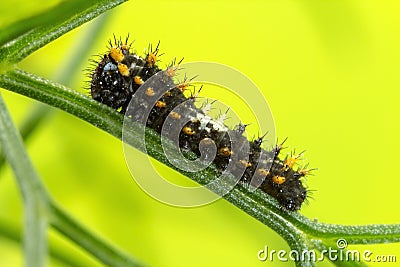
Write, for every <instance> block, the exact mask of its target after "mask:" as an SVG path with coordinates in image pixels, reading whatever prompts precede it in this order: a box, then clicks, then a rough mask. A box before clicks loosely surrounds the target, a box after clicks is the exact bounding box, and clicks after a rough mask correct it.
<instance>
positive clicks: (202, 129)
mask: <svg viewBox="0 0 400 267" xmlns="http://www.w3.org/2000/svg"><path fill="white" fill-rule="evenodd" d="M128 38H129V36H128V37H127V38H126V40H125V42H123V41H122V40H121V39H119V40H117V39H116V38H115V36H114V43H112V42H111V40H110V41H109V47H108V52H107V53H106V54H104V55H103V56H102V57H101V60H100V61H94V60H93V63H94V66H95V69H94V71H93V70H92V72H91V74H90V78H91V82H90V93H91V96H92V98H93V99H94V100H96V101H99V102H101V103H103V104H106V105H108V106H110V107H112V108H114V109H116V110H119V111H120V112H121V113H125V112H126V110H127V108H128V104H129V102H130V100H131V98H132V95H133V94H134V93H135V92H136V91H137V89H138V88H139V87H140V86H141V85H142V84H143V83H144V81H146V80H147V79H149V78H150V77H151V76H153V75H155V74H156V73H158V72H159V71H161V69H160V68H159V67H158V66H157V64H156V63H157V56H158V53H159V48H158V47H159V45H158V44H157V46H156V47H155V48H154V49H152V47H151V46H150V47H149V49H148V51H147V54H146V55H145V57H140V56H138V55H136V54H135V53H131V52H130V46H131V44H128ZM179 63H180V62H177V63H176V62H175V61H174V62H172V63H171V64H170V66H169V67H168V68H167V69H166V73H167V74H168V75H167V76H170V77H169V78H170V79H172V77H173V76H174V75H175V71H176V70H177V69H178V66H179ZM189 82H190V80H187V79H186V78H185V79H184V81H182V82H180V83H174V84H176V86H175V88H173V89H171V90H169V91H168V92H166V93H165V94H164V95H163V96H162V97H161V98H159V99H158V101H157V102H156V104H155V105H154V107H153V108H152V110H151V113H150V116H149V118H148V120H147V127H150V128H152V129H154V130H156V131H157V132H159V133H161V129H162V125H163V124H164V121H165V120H166V118H167V116H170V117H172V118H173V119H176V120H180V119H183V116H190V118H191V120H190V121H189V122H188V123H186V124H185V126H184V127H183V128H182V129H181V130H180V134H179V146H180V148H181V149H186V150H190V151H192V152H194V153H196V154H197V155H199V156H200V151H199V143H200V141H201V140H207V138H210V139H212V140H213V141H214V142H215V144H216V146H217V153H216V157H215V158H214V160H213V163H214V164H215V166H216V167H217V169H218V170H220V171H221V172H222V171H223V170H225V168H226V166H227V165H228V163H229V161H230V160H231V154H232V151H231V145H232V143H231V141H230V139H229V136H228V134H227V131H225V130H221V124H220V122H217V121H213V120H210V121H207V123H206V125H205V124H204V122H202V118H204V116H205V113H204V109H201V108H198V107H196V106H195V105H194V104H193V103H194V101H188V97H187V96H185V94H183V92H184V91H185V90H186V89H187V88H188V86H189ZM153 90H154V89H153V88H148V89H147V90H146V93H145V94H146V95H147V97H149V98H151V97H153V96H154V95H155V93H154V91H153ZM189 98H193V99H194V96H193V95H192V96H190V97H189ZM143 101H145V100H143ZM183 102H189V103H192V104H189V106H190V107H189V109H188V110H189V111H190V112H188V113H189V114H179V113H177V112H173V111H172V110H173V109H174V108H175V107H176V106H177V105H179V104H181V103H183ZM171 111H172V112H171ZM131 115H134V114H131ZM223 127H224V128H226V126H224V125H223ZM245 128H246V125H243V124H239V125H238V126H237V127H235V129H234V130H232V132H233V133H234V134H235V136H236V138H238V140H242V141H244V139H245V138H246V137H244V136H243V133H244V131H245ZM245 141H246V142H247V138H246V139H245ZM239 142H241V141H239ZM262 142H263V138H262V137H259V138H257V139H255V140H253V141H250V142H249V143H250V148H249V151H250V153H249V155H246V156H247V157H243V158H247V159H248V160H243V159H241V155H235V156H236V157H235V159H236V161H237V162H236V163H235V164H236V165H237V166H238V168H239V167H241V168H242V169H243V168H245V171H244V173H243V175H242V176H241V178H240V181H241V182H242V183H243V184H246V185H248V184H250V181H251V179H252V177H253V175H256V176H258V177H261V179H262V180H261V181H262V182H261V181H260V183H261V185H260V186H259V189H261V190H262V191H264V192H266V193H267V194H269V195H271V196H272V197H274V198H275V199H276V200H277V201H278V202H279V204H280V205H281V207H283V208H284V209H286V210H289V211H296V210H299V209H300V207H301V205H302V203H303V202H304V201H305V200H306V198H307V194H308V193H309V192H308V190H307V189H306V188H305V187H304V186H303V183H302V179H301V178H302V177H305V176H306V175H308V174H309V173H310V171H311V170H310V169H307V166H305V167H304V168H301V167H298V168H297V169H296V170H294V166H295V165H296V162H297V161H298V159H299V158H300V156H301V154H302V153H300V154H297V155H291V156H286V157H285V158H284V159H283V160H281V159H280V158H279V154H280V152H281V150H282V145H283V142H282V143H281V144H279V145H277V146H275V148H273V149H272V150H270V151H267V150H265V149H263V148H262V147H261V145H262ZM203 143H207V142H203ZM260 155H263V156H262V157H260ZM263 162H264V164H262V163H263ZM267 166H268V167H267Z"/></svg>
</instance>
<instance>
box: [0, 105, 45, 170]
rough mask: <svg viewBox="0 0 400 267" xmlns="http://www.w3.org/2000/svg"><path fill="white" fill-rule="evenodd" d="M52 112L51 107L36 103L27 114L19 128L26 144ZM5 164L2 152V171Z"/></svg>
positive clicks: (0, 159) (0, 163) (0, 155)
mask: <svg viewBox="0 0 400 267" xmlns="http://www.w3.org/2000/svg"><path fill="white" fill-rule="evenodd" d="M52 111H53V110H52V109H51V108H50V107H49V106H47V105H43V104H41V103H39V104H38V103H36V104H34V105H33V107H32V108H31V109H30V110H29V112H27V116H26V117H25V119H24V120H23V122H22V123H21V126H20V127H19V133H20V135H21V137H22V139H23V140H24V142H26V141H27V140H28V139H29V137H30V136H31V135H32V134H33V133H34V132H35V130H36V129H37V128H38V127H39V126H40V124H41V123H42V122H43V121H45V120H46V119H48V117H49V115H50V114H51V113H52ZM0 150H1V149H0ZM4 163H5V159H4V156H3V155H2V152H1V151H0V170H1V168H2V167H3V165H4Z"/></svg>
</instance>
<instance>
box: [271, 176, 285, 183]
mask: <svg viewBox="0 0 400 267" xmlns="http://www.w3.org/2000/svg"><path fill="white" fill-rule="evenodd" d="M285 181H286V178H285V177H283V176H278V175H275V176H273V177H272V182H274V183H276V184H283V183H284V182H285Z"/></svg>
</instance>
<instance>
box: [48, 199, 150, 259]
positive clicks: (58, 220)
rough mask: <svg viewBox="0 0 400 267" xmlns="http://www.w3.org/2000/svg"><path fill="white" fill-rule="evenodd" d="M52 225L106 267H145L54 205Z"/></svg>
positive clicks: (52, 207) (52, 206)
mask: <svg viewBox="0 0 400 267" xmlns="http://www.w3.org/2000/svg"><path fill="white" fill-rule="evenodd" d="M50 224H51V225H52V226H53V227H54V228H55V229H56V230H57V231H59V232H60V233H62V234H63V235H64V236H65V237H66V238H68V239H70V240H71V241H73V242H74V243H76V244H77V245H79V246H80V247H82V248H84V249H85V250H86V251H88V252H89V253H90V254H92V255H93V256H95V257H96V258H97V259H99V260H100V261H101V262H103V263H104V264H105V265H106V266H127V267H128V266H144V265H143V264H142V263H140V262H139V261H137V260H135V259H133V258H132V257H131V256H128V255H126V254H124V253H122V252H120V251H118V250H116V249H115V248H113V247H112V246H111V245H110V244H107V243H105V242H104V241H102V240H101V239H100V238H98V237H96V235H94V234H92V233H90V232H89V231H88V230H86V229H84V228H83V227H81V226H80V225H79V223H78V222H76V221H75V220H73V219H72V218H71V217H70V216H69V215H68V214H66V213H65V212H64V211H62V210H61V209H60V208H58V206H57V205H54V204H52V205H51V220H50Z"/></svg>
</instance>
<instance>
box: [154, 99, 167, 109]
mask: <svg viewBox="0 0 400 267" xmlns="http://www.w3.org/2000/svg"><path fill="white" fill-rule="evenodd" d="M166 106H167V103H165V102H164V101H157V102H156V107H158V108H165V107H166Z"/></svg>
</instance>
